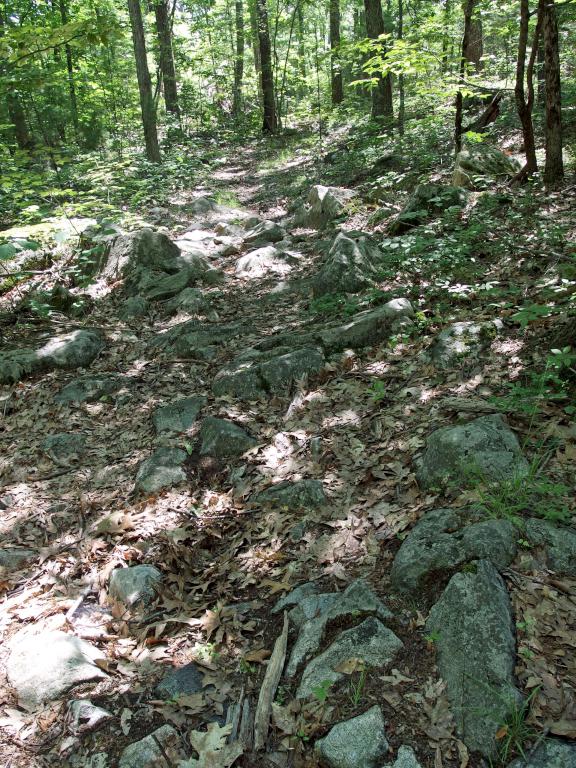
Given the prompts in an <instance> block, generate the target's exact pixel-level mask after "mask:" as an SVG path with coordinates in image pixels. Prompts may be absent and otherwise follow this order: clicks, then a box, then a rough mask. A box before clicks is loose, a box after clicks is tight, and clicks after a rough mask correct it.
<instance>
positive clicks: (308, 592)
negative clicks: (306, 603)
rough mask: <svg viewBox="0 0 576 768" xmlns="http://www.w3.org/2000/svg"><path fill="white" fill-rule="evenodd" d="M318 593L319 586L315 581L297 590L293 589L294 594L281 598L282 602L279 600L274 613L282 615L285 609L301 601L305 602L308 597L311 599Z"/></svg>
mask: <svg viewBox="0 0 576 768" xmlns="http://www.w3.org/2000/svg"><path fill="white" fill-rule="evenodd" d="M317 592H318V584H317V583H316V582H315V581H308V582H306V583H305V584H300V585H299V586H298V587H296V589H293V590H292V592H288V594H287V595H284V597H281V598H280V600H278V602H277V603H276V605H275V606H274V608H272V613H280V611H283V610H284V609H285V608H289V607H290V606H292V605H298V603H300V601H301V600H304V598H306V597H311V596H312V595H315V594H317Z"/></svg>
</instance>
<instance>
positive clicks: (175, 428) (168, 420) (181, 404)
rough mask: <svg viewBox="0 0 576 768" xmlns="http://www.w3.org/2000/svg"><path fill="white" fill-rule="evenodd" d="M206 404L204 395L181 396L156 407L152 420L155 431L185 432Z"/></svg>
mask: <svg viewBox="0 0 576 768" xmlns="http://www.w3.org/2000/svg"><path fill="white" fill-rule="evenodd" d="M205 405H206V398H205V397H200V396H198V397H183V398H181V399H180V400H175V401H174V402H173V403H170V404H169V405H163V406H161V407H160V408H156V410H155V411H154V413H153V414H152V422H153V424H154V428H155V429H156V432H158V433H161V432H176V433H178V432H186V430H188V429H190V427H191V426H192V425H193V424H194V423H195V422H196V418H197V416H198V414H199V413H200V411H201V410H202V408H203V407H204V406H205Z"/></svg>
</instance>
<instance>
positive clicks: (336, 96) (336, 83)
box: [330, 0, 344, 105]
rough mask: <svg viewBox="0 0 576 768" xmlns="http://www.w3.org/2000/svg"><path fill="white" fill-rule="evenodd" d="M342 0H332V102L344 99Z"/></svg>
mask: <svg viewBox="0 0 576 768" xmlns="http://www.w3.org/2000/svg"><path fill="white" fill-rule="evenodd" d="M339 45H340V0H330V49H331V51H332V53H331V56H330V85H331V92H332V104H333V105H336V104H341V103H342V101H343V100H344V89H343V86H342V67H341V65H340V54H339V52H338V46H339Z"/></svg>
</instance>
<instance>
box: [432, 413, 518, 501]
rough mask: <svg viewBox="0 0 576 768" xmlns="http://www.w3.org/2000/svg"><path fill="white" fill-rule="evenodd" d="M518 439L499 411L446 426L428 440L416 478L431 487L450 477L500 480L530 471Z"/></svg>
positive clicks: (460, 479)
mask: <svg viewBox="0 0 576 768" xmlns="http://www.w3.org/2000/svg"><path fill="white" fill-rule="evenodd" d="M528 470H529V466H528V462H527V461H526V459H525V458H524V456H523V455H522V451H521V449H520V445H519V443H518V439H517V437H516V435H515V434H514V432H512V430H511V429H510V427H508V425H507V424H506V423H505V422H504V420H503V419H502V417H501V416H500V415H496V414H490V415H488V416H480V417H479V418H477V419H474V420H473V421H469V422H468V423H466V424H460V425H457V426H455V427H443V428H442V429H438V430H436V432H433V433H432V434H431V435H430V436H429V438H428V440H427V441H426V449H425V451H424V455H423V456H422V459H421V462H420V467H419V469H418V472H417V478H418V482H419V483H420V485H421V486H422V487H424V488H429V487H431V486H433V485H438V484H442V483H445V482H447V481H448V482H449V481H457V482H458V483H459V484H462V483H463V482H464V481H465V480H466V478H468V480H482V481H483V482H497V481H499V480H503V479H509V478H510V477H512V476H520V477H523V476H525V475H527V474H528Z"/></svg>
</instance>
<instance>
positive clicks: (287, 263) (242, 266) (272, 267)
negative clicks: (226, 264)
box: [236, 245, 294, 279]
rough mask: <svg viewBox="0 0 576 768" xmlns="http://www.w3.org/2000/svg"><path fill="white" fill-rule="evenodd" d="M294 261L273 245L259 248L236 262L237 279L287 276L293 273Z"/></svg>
mask: <svg viewBox="0 0 576 768" xmlns="http://www.w3.org/2000/svg"><path fill="white" fill-rule="evenodd" d="M293 263H294V259H293V258H292V257H290V256H288V255H287V254H284V253H282V252H281V251H279V250H278V249H277V248H274V246H273V245H267V246H265V247H264V248H258V250H256V251H251V252H250V253H247V254H246V255H245V256H241V257H240V258H239V259H238V261H237V262H236V277H244V278H251V279H255V278H261V277H266V275H281V276H284V275H287V274H288V273H289V272H291V271H292V264H293Z"/></svg>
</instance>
